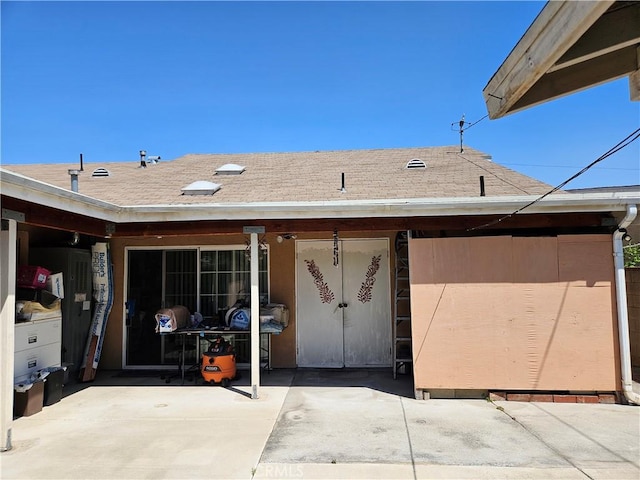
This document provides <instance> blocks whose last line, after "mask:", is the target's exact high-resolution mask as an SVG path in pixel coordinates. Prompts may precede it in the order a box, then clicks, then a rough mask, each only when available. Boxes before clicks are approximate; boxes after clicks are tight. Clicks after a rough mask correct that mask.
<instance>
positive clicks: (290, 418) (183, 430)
mask: <svg viewBox="0 0 640 480" xmlns="http://www.w3.org/2000/svg"><path fill="white" fill-rule="evenodd" d="M248 377H249V374H248V372H244V378H241V379H240V380H238V381H237V382H234V384H233V385H232V386H231V387H230V388H228V389H224V388H221V387H218V386H210V385H202V384H200V383H198V384H194V383H193V382H190V381H187V382H185V385H181V384H180V381H179V380H175V379H174V380H172V382H171V383H169V384H166V383H165V382H164V381H163V380H161V379H160V378H159V375H152V374H144V375H142V374H141V375H140V376H134V375H131V374H125V375H123V374H121V373H119V372H104V371H103V372H99V373H98V377H97V378H96V380H95V381H94V382H91V383H87V384H75V385H67V386H65V392H64V395H65V396H64V398H63V399H62V400H61V401H60V402H58V403H55V404H53V405H50V406H47V407H44V408H43V410H42V411H41V412H39V413H37V414H35V415H32V416H29V417H20V418H17V419H15V420H14V423H13V430H12V432H13V448H12V450H10V451H8V452H4V453H2V454H0V465H1V466H0V477H1V478H3V479H67V478H68V479H74V478H78V479H80V478H82V479H90V478H95V479H147V478H149V479H151V478H153V479H198V478H202V479H205V478H206V479H211V478H224V479H236V478H242V479H251V478H255V479H268V478H307V479H325V478H326V479H338V478H343V479H352V478H354V479H357V478H361V479H365V478H366V479H369V478H389V479H391V478H393V479H417V478H474V479H476V478H487V479H489V478H515V479H525V478H526V479H536V478H540V479H542V478H544V479H549V478H551V479H553V478H562V479H574V478H575V479H589V478H591V479H626V478H628V479H636V480H637V479H638V478H640V461H639V459H640V408H639V407H634V406H627V405H604V404H557V403H520V402H489V401H486V400H415V399H414V398H413V385H412V381H411V377H410V376H400V378H399V379H398V380H393V378H392V375H391V372H390V370H329V371H324V370H297V371H296V370H273V371H272V372H270V373H269V374H266V373H263V374H262V384H263V386H262V387H261V388H260V389H259V398H258V399H255V400H252V399H251V398H250V390H251V389H250V386H249V379H248Z"/></svg>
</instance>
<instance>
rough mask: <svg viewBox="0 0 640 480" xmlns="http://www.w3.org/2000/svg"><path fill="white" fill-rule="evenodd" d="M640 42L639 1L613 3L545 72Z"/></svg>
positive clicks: (639, 43)
mask: <svg viewBox="0 0 640 480" xmlns="http://www.w3.org/2000/svg"><path fill="white" fill-rule="evenodd" d="M634 45H635V46H637V45H640V2H616V3H615V4H614V5H612V6H611V8H610V9H609V10H608V11H607V12H605V13H604V14H603V15H602V16H601V17H600V18H599V19H598V20H597V21H596V23H594V24H593V25H592V26H591V28H589V30H587V31H586V32H585V34H584V35H583V36H582V37H580V38H579V39H578V41H577V42H576V43H575V44H574V45H573V46H572V47H571V48H570V49H569V50H568V51H567V52H566V53H565V54H564V55H562V57H561V58H560V59H559V60H558V61H557V62H556V63H555V65H553V66H552V67H551V68H550V69H549V71H548V72H547V73H551V72H554V71H556V70H561V69H564V68H567V67H570V66H571V65H575V64H577V63H581V62H585V61H589V60H591V59H593V58H595V57H599V56H602V55H605V54H607V53H610V52H613V51H615V50H620V49H623V48H626V47H630V46H634Z"/></svg>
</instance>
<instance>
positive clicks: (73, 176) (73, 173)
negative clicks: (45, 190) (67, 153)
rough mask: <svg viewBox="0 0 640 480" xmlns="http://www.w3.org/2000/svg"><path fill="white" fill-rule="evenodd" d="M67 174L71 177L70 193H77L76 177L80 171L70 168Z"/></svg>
mask: <svg viewBox="0 0 640 480" xmlns="http://www.w3.org/2000/svg"><path fill="white" fill-rule="evenodd" d="M68 172H69V175H70V176H71V191H72V192H77V191H78V175H79V174H80V170H78V169H76V168H70V169H69V170H68Z"/></svg>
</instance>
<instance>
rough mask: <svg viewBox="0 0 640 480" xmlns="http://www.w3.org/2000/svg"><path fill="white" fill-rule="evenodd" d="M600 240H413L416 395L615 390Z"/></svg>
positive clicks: (611, 304) (608, 284) (614, 345)
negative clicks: (462, 391)
mask: <svg viewBox="0 0 640 480" xmlns="http://www.w3.org/2000/svg"><path fill="white" fill-rule="evenodd" d="M611 248H612V247H611V238H610V236H608V235H582V236H578V235H566V236H558V237H535V238H534V237H511V236H502V237H475V238H432V239H412V240H410V242H409V258H410V278H411V309H412V329H413V330H412V341H413V359H414V379H415V388H416V389H421V390H429V389H469V390H474V389H483V390H486V389H507V390H547V391H551V390H575V391H616V390H619V389H620V388H619V387H620V385H619V380H618V379H619V377H620V375H619V371H620V368H619V356H618V342H617V338H618V337H617V335H618V334H617V323H616V308H615V284H614V269H613V260H612V254H611Z"/></svg>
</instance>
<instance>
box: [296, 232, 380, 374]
mask: <svg viewBox="0 0 640 480" xmlns="http://www.w3.org/2000/svg"><path fill="white" fill-rule="evenodd" d="M338 246H339V250H338V265H337V266H335V265H334V242H333V241H332V240H314V241H298V242H297V243H296V284H297V306H296V308H297V310H296V319H297V345H298V354H297V363H298V366H299V367H325V368H341V367H387V366H390V365H391V305H390V280H389V256H388V251H389V242H388V240H387V239H357V240H355V239H353V240H352V239H345V240H340V241H339V245H338Z"/></svg>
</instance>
